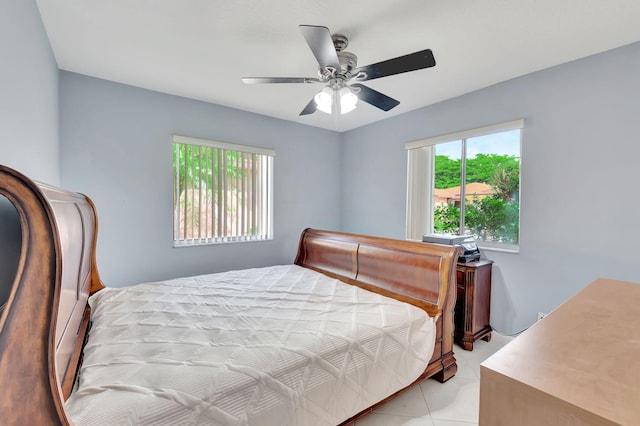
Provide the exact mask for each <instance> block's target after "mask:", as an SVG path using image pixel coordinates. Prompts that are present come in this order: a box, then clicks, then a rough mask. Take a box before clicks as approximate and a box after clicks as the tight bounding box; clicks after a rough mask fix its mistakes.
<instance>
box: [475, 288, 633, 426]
mask: <svg viewBox="0 0 640 426" xmlns="http://www.w3.org/2000/svg"><path fill="white" fill-rule="evenodd" d="M639 321H640V284H634V283H628V282H623V281H614V280H608V279H598V280H596V281H594V282H593V283H592V284H590V285H589V286H587V287H586V288H585V289H584V290H582V291H581V292H580V293H578V294H577V295H576V296H574V297H572V298H571V299H569V300H568V301H567V302H565V303H564V304H562V305H561V306H560V307H558V308H557V309H556V310H554V311H553V312H551V313H550V314H549V315H547V316H546V317H545V318H544V319H543V320H541V321H539V322H537V323H535V324H534V325H533V326H531V328H529V329H528V330H527V331H525V332H524V333H522V334H521V335H520V336H518V337H517V338H515V339H514V340H513V341H512V342H510V343H509V344H508V345H507V346H505V347H504V348H502V349H501V350H499V351H498V352H496V353H495V354H494V355H493V356H491V357H490V358H488V359H487V360H485V361H484V362H483V363H482V364H481V365H480V423H479V425H480V426H501V425H504V426H512V425H518V426H540V425H545V426H556V425H563V426H577V425H606V426H608V425H639V424H640V327H639V326H638V322H639Z"/></svg>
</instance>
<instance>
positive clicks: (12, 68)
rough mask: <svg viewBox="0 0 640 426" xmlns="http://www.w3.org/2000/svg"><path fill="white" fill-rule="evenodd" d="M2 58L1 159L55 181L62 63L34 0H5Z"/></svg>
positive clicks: (0, 20) (0, 25)
mask: <svg viewBox="0 0 640 426" xmlns="http://www.w3.org/2000/svg"><path fill="white" fill-rule="evenodd" d="M0 58H1V59H2V66H0V133H1V134H2V142H0V164H4V165H6V166H10V167H13V168H14V169H17V170H19V171H21V172H22V173H24V174H26V175H27V176H29V177H31V178H33V179H37V180H41V181H45V182H50V183H52V184H56V183H58V182H59V178H60V175H59V161H58V159H59V156H58V66H57V64H56V61H55V58H54V57H53V53H52V51H51V46H50V45H49V40H48V39H47V34H46V32H45V30H44V27H43V25H42V21H41V19H40V12H38V8H37V6H36V2H35V0H2V3H1V4H0Z"/></svg>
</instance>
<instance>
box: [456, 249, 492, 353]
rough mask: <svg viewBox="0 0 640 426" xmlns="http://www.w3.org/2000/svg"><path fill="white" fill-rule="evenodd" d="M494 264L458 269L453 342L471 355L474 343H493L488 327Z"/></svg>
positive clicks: (487, 262)
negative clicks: (481, 340)
mask: <svg viewBox="0 0 640 426" xmlns="http://www.w3.org/2000/svg"><path fill="white" fill-rule="evenodd" d="M492 265H493V261H492V260H478V261H475V262H466V263H461V262H458V265H457V267H456V281H457V287H458V289H457V290H458V291H457V299H456V308H455V315H454V321H455V332H454V340H455V342H456V343H458V344H459V345H460V346H462V348H463V349H465V350H468V351H472V350H473V342H475V341H476V340H478V339H484V340H486V341H487V342H488V341H490V340H491V331H492V328H491V325H489V316H490V307H491V268H492Z"/></svg>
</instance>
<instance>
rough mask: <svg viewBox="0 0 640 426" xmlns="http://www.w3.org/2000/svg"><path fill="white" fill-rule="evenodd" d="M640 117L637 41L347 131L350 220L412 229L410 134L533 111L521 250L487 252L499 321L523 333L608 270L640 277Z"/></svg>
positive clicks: (355, 224)
mask: <svg viewBox="0 0 640 426" xmlns="http://www.w3.org/2000/svg"><path fill="white" fill-rule="evenodd" d="M639 116H640V43H635V44H632V45H629V46H625V47H622V48H619V49H616V50H612V51H609V52H605V53H602V54H599V55H595V56H592V57H588V58H584V59H581V60H578V61H574V62H570V63H567V64H564V65H560V66H557V67H554V68H550V69H547V70H544V71H540V72H536V73H534V74H529V75H527V76H524V77H521V78H517V79H514V80H511V81H508V82H505V83H502V84H498V85H495V86H492V87H489V88H486V89H483V90H480V91H477V92H473V93H470V94H467V95H465V96H461V97H458V98H455V99H451V100H448V101H445V102H442V103H439V104H436V105H433V106H430V107H427V108H422V109H419V110H416V111H413V112H410V113H407V114H403V115H401V116H398V117H394V118H390V119H387V120H385V121H382V122H379V123H376V124H373V125H369V126H365V127H362V128H359V129H356V130H353V131H351V132H348V133H345V134H344V135H343V138H344V147H343V157H344V165H345V166H344V172H343V193H342V212H343V216H342V222H343V228H344V229H345V230H347V231H350V232H357V233H365V234H374V235H381V236H387V237H395V238H404V235H405V211H406V208H405V204H406V195H405V194H406V173H407V169H406V153H405V150H404V145H405V143H406V142H409V141H413V140H418V139H423V138H426V137H431V136H437V135H441V134H446V133H450V132H456V131H461V130H466V129H472V128H475V127H480V126H485V125H490V124H495V123H500V122H504V121H508V120H513V119H517V118H524V119H525V129H524V133H523V139H524V140H523V147H522V183H521V242H520V253H519V254H507V253H498V252H489V251H485V255H486V257H487V258H490V259H493V260H494V261H495V265H494V269H493V272H494V275H493V294H492V304H491V309H492V311H491V318H492V319H491V321H492V324H493V325H494V326H495V328H496V329H498V330H500V331H502V332H506V333H513V332H516V331H519V330H520V329H522V328H524V327H526V326H528V325H530V324H531V323H532V322H534V321H535V319H536V314H537V312H539V311H540V312H549V311H550V310H552V309H554V308H555V307H556V306H558V305H559V304H560V303H562V302H563V301H565V300H566V299H567V298H568V297H570V296H571V295H573V294H575V293H576V292H578V291H579V290H580V289H581V288H583V287H584V286H585V285H587V284H588V283H590V282H591V281H593V280H594V279H595V278H597V277H609V278H615V279H623V280H629V281H636V282H640V273H639V272H638V267H637V266H638V255H637V253H638V247H637V245H638V241H639V240H640V231H639V230H638V229H637V226H636V223H637V221H638V218H639V217H640V198H639V197H637V195H636V193H637V186H638V183H637V182H638V179H637V175H638V172H637V170H638V159H640V132H639V129H638V125H637V123H638V117H639ZM585 320H586V321H588V319H585Z"/></svg>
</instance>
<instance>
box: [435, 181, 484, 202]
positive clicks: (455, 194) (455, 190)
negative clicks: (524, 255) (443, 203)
mask: <svg viewBox="0 0 640 426" xmlns="http://www.w3.org/2000/svg"><path fill="white" fill-rule="evenodd" d="M433 192H434V195H435V196H436V197H437V198H448V199H454V200H459V199H460V186H453V187H451V188H443V189H434V191H433ZM465 192H466V194H467V197H469V196H473V195H477V196H480V197H487V196H489V195H493V194H495V193H496V191H495V189H493V187H492V186H491V185H489V184H486V183H482V182H471V183H468V184H466V185H465Z"/></svg>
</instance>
